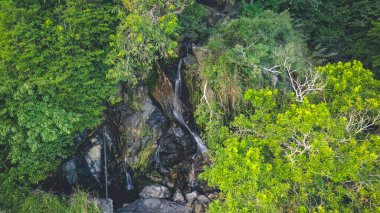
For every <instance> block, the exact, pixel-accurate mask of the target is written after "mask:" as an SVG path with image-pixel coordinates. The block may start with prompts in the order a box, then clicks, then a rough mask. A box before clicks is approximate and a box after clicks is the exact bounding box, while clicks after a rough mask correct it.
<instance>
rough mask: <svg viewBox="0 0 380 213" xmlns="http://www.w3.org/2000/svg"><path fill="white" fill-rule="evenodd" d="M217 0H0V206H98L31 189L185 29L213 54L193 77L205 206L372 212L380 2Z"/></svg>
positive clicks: (168, 53)
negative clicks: (206, 154) (208, 196)
mask: <svg viewBox="0 0 380 213" xmlns="http://www.w3.org/2000/svg"><path fill="white" fill-rule="evenodd" d="M211 4H213V5H214V7H215V8H216V9H215V8H209V7H207V6H205V5H203V4H201V3H196V2H195V1H191V0H170V1H163V0H149V1H142V0H122V1H120V0H111V1H109V0H90V1H88V0H61V1H45V0H34V1H31V0H26V1H25V0H2V1H0V45H1V49H0V82H1V84H0V120H1V122H0V162H1V164H0V190H1V193H0V211H1V210H6V211H11V212H18V211H21V212H30V211H32V209H33V210H36V209H39V210H36V211H38V212H50V211H57V212H67V211H70V212H83V211H90V212H92V211H98V209H97V208H96V207H93V206H87V204H86V203H87V202H85V200H86V196H87V195H86V194H83V192H79V193H77V194H74V195H73V196H72V198H71V199H69V198H60V197H57V196H55V195H49V194H42V195H41V194H38V195H36V194H34V193H31V190H32V189H33V187H35V186H36V185H37V184H39V183H40V182H41V181H44V180H45V179H46V178H47V177H48V176H49V175H51V174H53V173H54V171H55V170H56V168H57V167H58V166H59V164H60V163H61V161H62V160H63V159H64V158H66V157H67V156H68V155H70V154H71V153H72V152H73V151H74V150H73V145H72V139H73V137H74V136H75V134H76V133H78V132H81V131H83V130H84V129H85V128H88V129H92V128H96V127H97V126H98V125H99V124H100V122H101V120H102V112H103V111H104V110H105V109H106V107H105V106H106V103H107V102H109V103H110V104H112V103H115V101H117V99H115V93H116V90H115V88H116V84H117V82H119V81H124V82H127V84H126V85H128V87H131V88H132V87H133V86H134V85H135V84H136V83H137V82H138V81H144V80H145V81H146V82H150V81H148V78H150V76H152V74H154V72H155V70H154V69H155V67H156V66H157V62H158V61H161V62H162V61H165V62H170V60H173V59H175V58H176V57H177V53H178V48H179V47H180V44H179V41H181V40H184V38H186V39H189V40H191V41H193V42H194V43H197V45H198V46H201V47H200V48H202V49H204V50H205V52H206V54H204V55H203V56H202V57H201V58H198V62H199V65H198V66H197V67H189V68H188V70H187V73H188V74H186V78H187V81H188V88H189V90H190V91H189V92H190V100H191V102H192V105H193V108H194V110H195V117H196V120H197V124H198V127H199V129H200V130H202V137H203V139H205V141H206V142H207V145H208V146H209V147H210V148H211V150H212V153H211V159H212V164H211V166H209V167H208V168H207V169H206V171H205V173H203V174H202V175H201V176H202V178H203V179H205V180H206V181H208V184H209V185H211V186H216V187H218V188H219V189H220V190H221V199H220V200H219V201H217V202H214V203H212V204H211V206H210V211H211V212H277V211H288V212H290V211H292V212H293V211H296V212H313V211H316V212H325V211H333V212H352V211H364V212H375V211H380V209H379V208H380V179H379V178H380V177H379V168H380V167H379V154H380V137H379V135H376V134H375V133H374V132H375V130H376V128H378V126H379V125H380V123H379V120H380V93H379V91H380V82H379V81H378V80H377V79H378V78H379V75H380V74H379V73H380V52H379V49H380V3H379V2H378V1H376V0H372V1H371V0H359V1H355V2H352V1H348V0H333V1H331V0H330V1H327V0H313V1H306V0H271V1H264V0H260V1H237V0H218V1H215V2H212V3H211ZM218 10H222V11H223V12H220V14H219V12H218ZM226 13H228V14H229V15H225V14H226ZM218 14H219V15H218ZM231 14H232V15H231ZM162 59H164V60H162ZM357 60H360V61H362V62H360V61H357ZM70 200H71V201H70ZM78 202H79V203H82V204H84V206H83V205H82V206H81V205H80V204H78ZM37 203H40V204H41V205H36V204H37Z"/></svg>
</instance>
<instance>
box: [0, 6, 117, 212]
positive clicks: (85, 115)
mask: <svg viewBox="0 0 380 213" xmlns="http://www.w3.org/2000/svg"><path fill="white" fill-rule="evenodd" d="M0 10H1V12H0V13H1V15H0V29H1V31H0V45H1V46H2V47H3V48H2V49H1V50H0V82H2V83H1V86H0V119H1V121H2V122H1V123H0V138H1V139H0V144H1V145H4V146H5V147H7V153H8V155H7V157H6V159H8V160H9V161H7V167H8V169H6V170H5V171H4V174H1V179H2V181H4V182H6V183H9V186H7V187H6V188H5V189H6V190H16V191H17V188H18V187H15V188H14V189H12V188H9V187H11V186H17V185H19V186H20V187H21V188H22V187H28V183H37V182H39V181H41V180H44V179H45V178H46V175H47V174H49V172H51V171H53V170H55V169H56V168H57V166H58V165H59V163H60V161H61V160H62V159H63V158H65V157H66V156H67V154H68V153H69V152H70V149H69V148H70V145H71V144H72V138H73V135H74V133H75V132H76V131H82V130H83V129H84V128H93V127H96V126H97V125H98V124H99V123H100V121H101V113H102V111H103V110H104V109H105V108H104V102H105V101H106V99H107V98H108V97H109V96H110V95H111V94H112V92H113V85H112V84H111V82H109V81H107V80H106V72H107V70H108V69H109V65H107V64H106V63H105V60H104V58H105V57H106V55H107V54H108V52H109V51H110V46H109V42H110V41H111V40H110V38H109V37H110V34H112V33H113V28H114V26H115V24H116V21H117V17H115V12H114V11H115V6H114V4H112V3H111V2H105V1H104V2H103V1H95V2H88V1H84V0H83V1H82V0H81V1H76V0H75V1H71V0H68V1H64V2H61V3H56V4H45V3H44V2H39V1H35V2H30V1H29V2H20V1H13V0H5V1H1V2H0ZM2 172H3V171H2ZM14 179H15V180H14ZM2 193H4V194H10V192H5V191H3V190H2ZM16 195H17V193H15V196H16ZM14 200H15V201H16V199H14ZM6 202H9V201H8V200H7V198H6V197H1V200H0V204H1V205H5V204H4V203H6Z"/></svg>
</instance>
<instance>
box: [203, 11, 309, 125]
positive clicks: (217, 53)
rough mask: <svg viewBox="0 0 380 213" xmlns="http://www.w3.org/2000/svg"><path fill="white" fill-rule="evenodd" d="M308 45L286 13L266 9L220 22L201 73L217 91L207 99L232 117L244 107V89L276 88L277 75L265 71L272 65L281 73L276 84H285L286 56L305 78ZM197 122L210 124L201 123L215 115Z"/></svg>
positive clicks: (283, 86) (282, 86)
mask: <svg viewBox="0 0 380 213" xmlns="http://www.w3.org/2000/svg"><path fill="white" fill-rule="evenodd" d="M304 46H305V45H304V44H303V42H302V40H301V39H300V38H299V37H298V36H297V34H296V32H295V31H294V30H293V28H292V24H291V19H290V17H289V14H288V13H286V12H285V13H281V14H276V13H273V12H270V11H264V12H262V13H260V14H259V15H257V16H254V17H253V18H252V17H241V18H239V19H235V20H231V21H229V22H224V23H222V24H220V25H218V26H217V27H216V29H215V32H213V36H211V38H210V39H209V42H208V44H207V47H208V48H209V49H211V54H209V55H210V56H209V57H206V59H205V61H203V63H204V65H203V67H202V69H201V74H200V76H201V77H200V78H201V79H202V80H203V82H207V83H208V86H209V88H210V89H211V90H212V91H213V94H209V97H208V98H209V102H215V104H216V106H215V107H216V109H215V110H214V112H217V111H223V112H225V113H224V115H223V116H225V118H226V119H227V120H228V119H230V118H232V117H233V116H234V115H235V114H238V113H239V112H241V111H244V107H245V104H244V103H243V99H244V97H243V91H245V90H247V89H248V88H252V87H254V88H257V89H258V88H263V87H265V86H269V85H273V86H274V82H273V77H274V76H273V75H272V73H270V72H269V71H267V70H268V69H270V68H272V67H276V68H275V69H274V71H276V72H278V73H279V74H276V75H278V76H279V77H280V78H279V79H280V80H279V81H278V82H277V84H276V86H278V87H280V88H286V86H287V82H286V72H284V70H283V69H282V67H281V65H282V64H283V63H284V61H285V60H287V61H288V63H289V64H292V65H294V66H295V67H297V68H298V69H299V70H300V72H299V73H298V74H299V75H300V76H302V70H306V67H308V66H309V62H308V63H306V62H305V61H306V59H308V58H307V51H303V49H304V48H305V47H304ZM304 52H306V53H304ZM300 53H302V54H300ZM283 56H286V57H283ZM201 92H202V93H203V91H201ZM217 108H219V110H218V109H217ZM200 110H201V111H202V110H203V109H200ZM202 113H203V112H200V113H198V114H202ZM203 114H204V113H203ZM197 120H198V123H199V124H200V125H201V126H206V124H202V122H203V121H204V120H205V121H207V120H211V119H198V118H197ZM222 121H224V119H222Z"/></svg>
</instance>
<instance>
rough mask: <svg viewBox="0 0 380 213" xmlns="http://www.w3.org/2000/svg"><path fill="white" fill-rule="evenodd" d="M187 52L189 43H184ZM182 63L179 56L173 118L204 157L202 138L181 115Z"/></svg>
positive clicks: (204, 148)
mask: <svg viewBox="0 0 380 213" xmlns="http://www.w3.org/2000/svg"><path fill="white" fill-rule="evenodd" d="M188 53H189V45H187V44H186V55H188ZM182 64H183V58H182V57H181V58H180V59H179V62H178V68H177V77H176V80H175V86H174V94H175V96H174V103H173V106H174V107H173V108H174V109H173V115H174V118H175V119H176V120H177V122H178V123H179V124H180V125H181V126H182V127H183V128H185V129H187V130H188V131H189V132H190V134H191V136H192V137H193V138H194V140H195V142H196V143H197V147H198V150H199V151H200V152H201V153H202V155H203V156H204V157H205V155H206V153H208V149H207V147H206V145H205V144H204V143H203V141H202V139H201V138H200V137H199V136H198V134H197V133H196V132H194V131H193V130H191V129H190V127H189V126H188V125H187V124H186V123H185V120H184V119H183V116H182V114H181V106H180V98H181V88H182V86H181V84H182V74H181V70H182Z"/></svg>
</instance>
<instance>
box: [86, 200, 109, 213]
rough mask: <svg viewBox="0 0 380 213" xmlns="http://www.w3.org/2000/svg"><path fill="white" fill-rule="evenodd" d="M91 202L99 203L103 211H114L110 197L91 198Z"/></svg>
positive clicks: (107, 212)
mask: <svg viewBox="0 0 380 213" xmlns="http://www.w3.org/2000/svg"><path fill="white" fill-rule="evenodd" d="M89 202H90V203H94V204H95V205H97V206H98V207H99V208H100V209H101V210H102V212H103V213H112V212H113V201H112V200H111V199H109V198H107V199H101V198H90V199H89Z"/></svg>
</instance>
